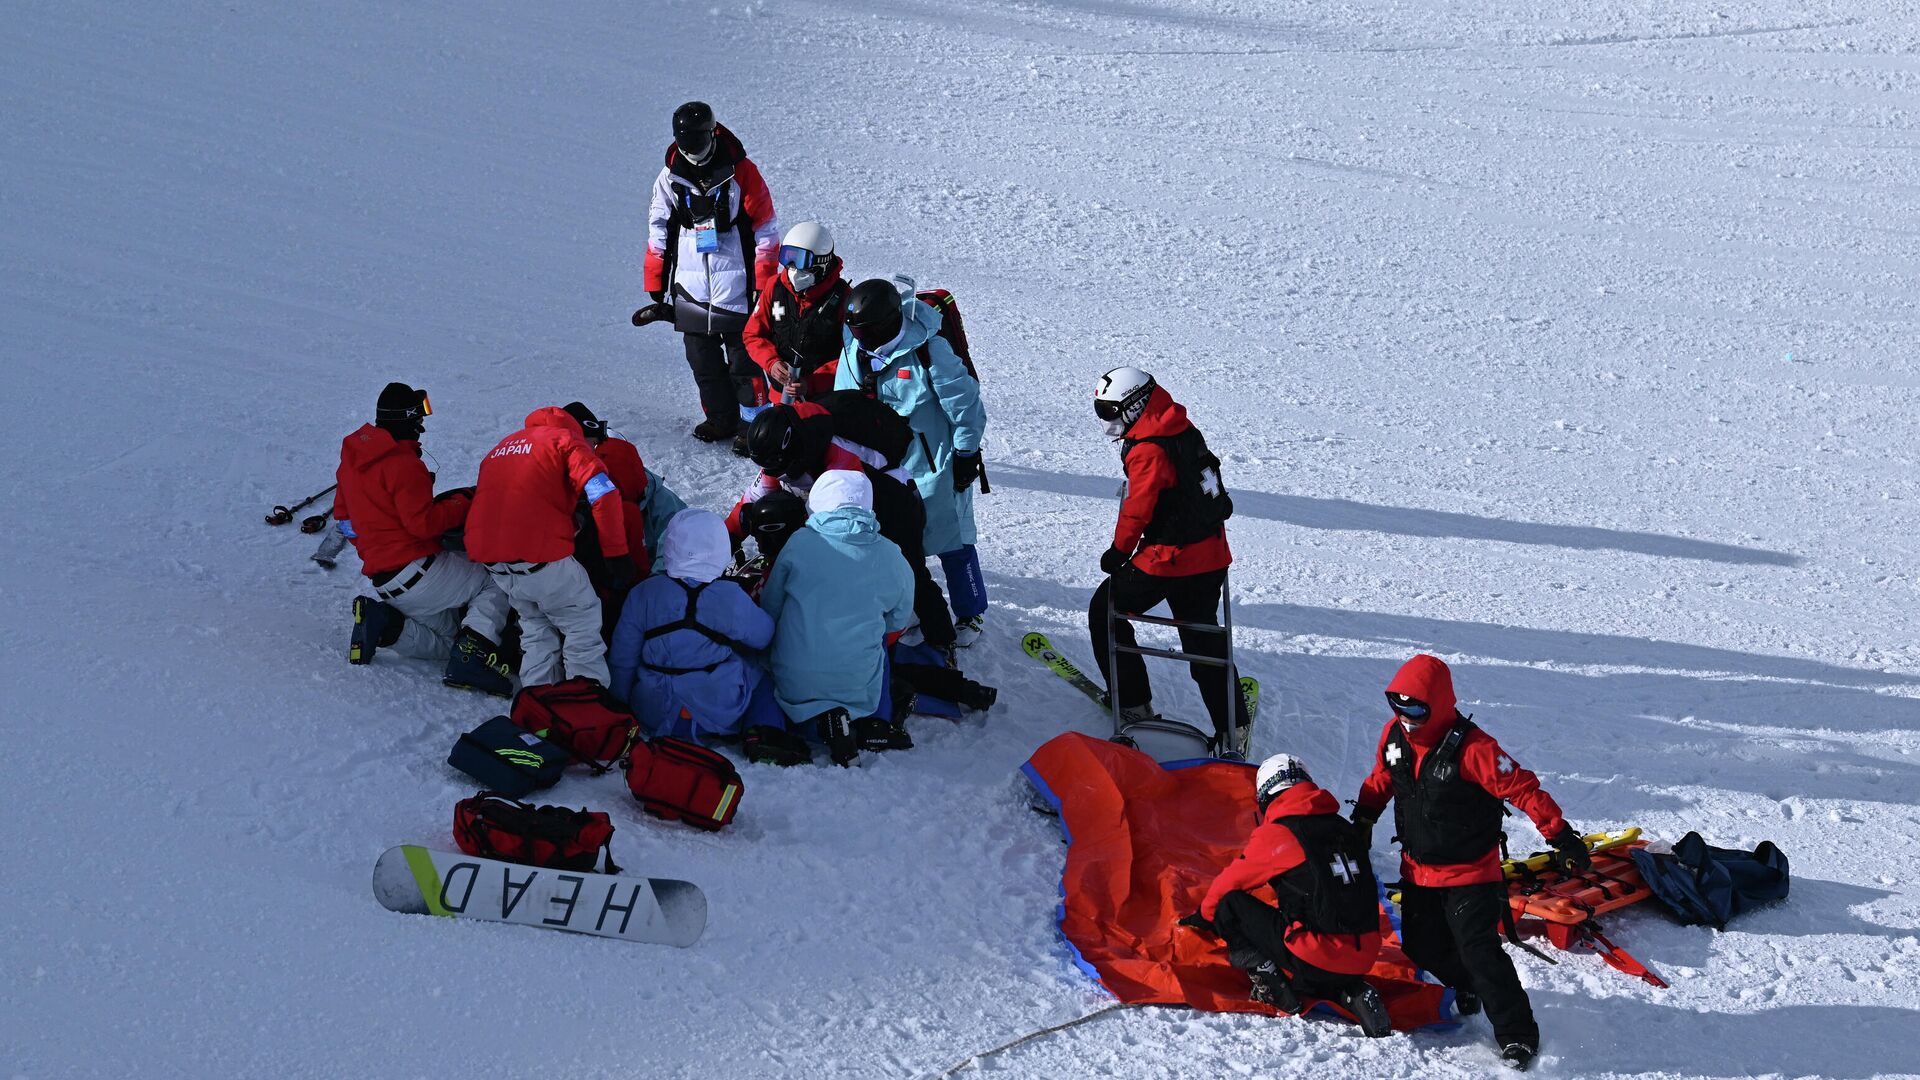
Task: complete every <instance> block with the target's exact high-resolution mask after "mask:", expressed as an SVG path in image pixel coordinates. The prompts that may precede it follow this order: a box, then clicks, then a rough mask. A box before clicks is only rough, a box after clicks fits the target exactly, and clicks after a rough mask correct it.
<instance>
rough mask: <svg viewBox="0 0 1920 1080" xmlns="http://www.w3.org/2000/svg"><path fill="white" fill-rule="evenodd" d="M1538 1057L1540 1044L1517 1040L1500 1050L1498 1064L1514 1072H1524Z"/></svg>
mask: <svg viewBox="0 0 1920 1080" xmlns="http://www.w3.org/2000/svg"><path fill="white" fill-rule="evenodd" d="M1539 1055H1540V1044H1539V1043H1535V1042H1528V1041H1526V1040H1524V1039H1517V1040H1515V1041H1513V1042H1510V1043H1507V1044H1506V1045H1504V1046H1502V1047H1501V1048H1500V1064H1502V1065H1505V1066H1506V1067H1507V1068H1509V1069H1512V1070H1513V1071H1514V1072H1526V1071H1527V1070H1528V1069H1529V1068H1531V1067H1532V1066H1533V1059H1534V1058H1536V1057H1538V1056H1539Z"/></svg>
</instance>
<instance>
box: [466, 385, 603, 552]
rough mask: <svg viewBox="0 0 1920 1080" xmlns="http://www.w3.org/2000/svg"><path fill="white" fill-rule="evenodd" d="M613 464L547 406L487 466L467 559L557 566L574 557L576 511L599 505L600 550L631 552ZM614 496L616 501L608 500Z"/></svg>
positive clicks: (470, 520)
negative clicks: (581, 505)
mask: <svg viewBox="0 0 1920 1080" xmlns="http://www.w3.org/2000/svg"><path fill="white" fill-rule="evenodd" d="M615 491H616V489H615V487H614V482H613V479H612V478H611V477H609V476H608V475H607V466H606V463H605V462H603V461H601V460H600V456H599V455H598V454H595V453H594V452H593V447H591V446H589V445H587V439H586V436H585V435H583V434H582V433H581V430H580V422H579V421H578V420H575V419H574V418H573V417H572V416H569V415H568V414H567V412H566V410H564V409H558V408H554V407H553V406H548V407H546V408H544V409H535V410H534V411H533V412H531V413H528V414H527V426H526V427H525V428H523V429H521V430H519V431H516V432H514V433H513V434H511V435H509V436H507V437H506V438H504V439H502V440H500V444H499V445H498V446H495V447H494V448H493V449H492V450H491V451H489V452H488V454H487V456H486V457H485V458H482V459H481V461H480V479H479V482H478V483H477V485H476V486H475V490H474V495H473V508H472V509H471V510H469V511H468V512H467V557H468V558H470V559H472V560H473V561H474V562H483V563H496V562H533V563H545V562H558V561H559V560H561V559H565V558H569V557H571V556H572V555H573V532H574V530H573V508H574V505H575V503H577V502H578V501H579V498H580V496H581V495H583V494H584V495H585V496H586V497H587V501H588V502H590V503H592V504H593V520H594V524H595V525H596V526H598V528H599V530H600V550H601V551H603V552H605V553H606V555H607V557H608V558H613V557H615V556H619V555H625V554H626V553H627V522H626V516H625V514H624V513H622V504H621V500H620V498H619V497H618V496H617V495H615ZM609 495H614V496H615V497H613V498H607V496H609Z"/></svg>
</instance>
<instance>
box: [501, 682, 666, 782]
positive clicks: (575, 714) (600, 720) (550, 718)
mask: <svg viewBox="0 0 1920 1080" xmlns="http://www.w3.org/2000/svg"><path fill="white" fill-rule="evenodd" d="M512 716H513V723H514V726H516V727H518V728H521V729H522V730H525V731H531V732H533V733H534V734H535V735H538V736H540V737H541V738H543V739H545V740H547V741H548V742H551V743H556V744H558V745H559V746H561V747H564V748H565V749H566V751H567V752H568V753H570V754H572V755H573V758H574V760H575V761H578V762H581V763H582V764H585V765H590V766H592V767H593V772H594V775H595V776H598V775H599V774H601V773H603V772H606V771H607V770H608V769H611V768H612V767H613V763H614V762H616V761H618V760H619V759H620V755H622V754H624V753H626V752H627V745H628V743H630V742H631V741H632V740H633V737H634V734H635V731H636V726H637V725H638V724H639V719H638V718H637V717H635V716H634V715H633V710H632V709H629V708H627V704H626V702H624V701H621V700H620V699H619V698H617V697H614V696H613V692H612V691H610V690H608V689H607V688H606V687H604V686H601V685H600V684H599V683H597V682H594V681H593V680H592V679H588V678H584V677H578V678H572V679H567V680H566V681H564V682H557V683H552V684H549V685H546V686H529V687H527V688H525V689H523V690H521V691H520V692H519V693H518V694H515V695H514V697H513V713H512Z"/></svg>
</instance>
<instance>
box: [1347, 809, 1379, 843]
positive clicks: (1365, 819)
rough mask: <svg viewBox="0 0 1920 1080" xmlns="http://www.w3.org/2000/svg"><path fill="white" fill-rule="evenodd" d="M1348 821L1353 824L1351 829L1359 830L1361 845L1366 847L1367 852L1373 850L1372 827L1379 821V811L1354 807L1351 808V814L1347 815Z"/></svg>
mask: <svg viewBox="0 0 1920 1080" xmlns="http://www.w3.org/2000/svg"><path fill="white" fill-rule="evenodd" d="M1349 819H1350V820H1351V821H1352V822H1353V827H1354V828H1356V829H1358V830H1360V840H1361V843H1363V844H1365V845H1366V847H1367V850H1369V851H1371V850H1373V827H1374V825H1376V824H1378V823H1379V821H1380V811H1378V810H1368V809H1367V808H1366V807H1364V806H1356V807H1354V808H1353V813H1352V814H1351V815H1349Z"/></svg>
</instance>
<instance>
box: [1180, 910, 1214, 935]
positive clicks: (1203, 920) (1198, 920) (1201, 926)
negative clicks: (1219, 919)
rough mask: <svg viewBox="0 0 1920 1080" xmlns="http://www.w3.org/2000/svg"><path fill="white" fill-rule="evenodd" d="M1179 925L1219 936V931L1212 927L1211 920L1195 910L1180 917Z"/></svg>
mask: <svg viewBox="0 0 1920 1080" xmlns="http://www.w3.org/2000/svg"><path fill="white" fill-rule="evenodd" d="M1179 925H1181V926H1184V927H1186V928H1187V929H1189V930H1198V931H1200V932H1201V933H1203V934H1206V935H1207V936H1208V937H1219V936H1220V931H1218V930H1215V929H1214V928H1213V921H1212V920H1210V919H1208V918H1207V917H1206V916H1205V915H1202V914H1200V913H1199V912H1197V911H1196V912H1193V913H1192V914H1190V915H1188V916H1186V917H1185V918H1183V919H1181V920H1180V923H1179Z"/></svg>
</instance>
